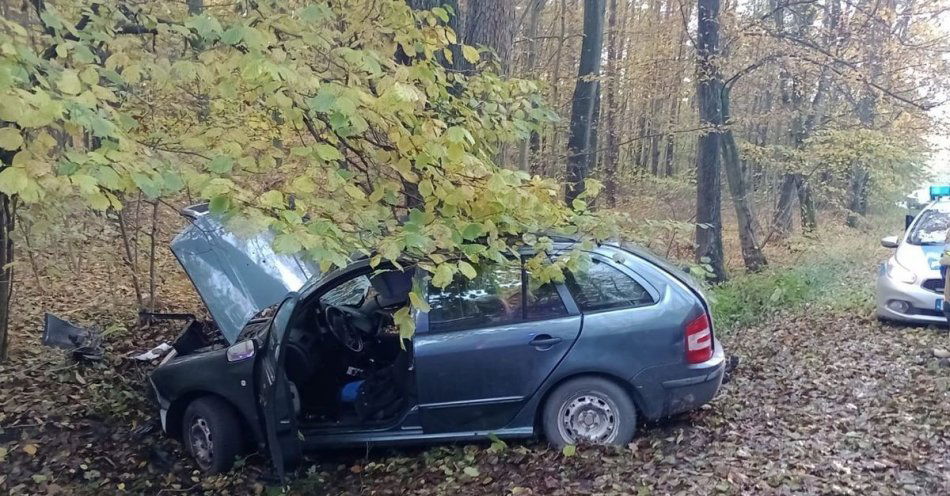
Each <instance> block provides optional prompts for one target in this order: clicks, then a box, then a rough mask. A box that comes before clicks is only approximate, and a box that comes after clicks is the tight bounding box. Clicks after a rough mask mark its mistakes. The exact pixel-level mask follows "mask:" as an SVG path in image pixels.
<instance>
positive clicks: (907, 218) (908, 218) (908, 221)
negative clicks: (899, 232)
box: [904, 214, 914, 229]
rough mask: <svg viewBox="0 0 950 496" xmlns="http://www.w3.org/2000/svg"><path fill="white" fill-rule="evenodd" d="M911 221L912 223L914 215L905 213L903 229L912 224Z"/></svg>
mask: <svg viewBox="0 0 950 496" xmlns="http://www.w3.org/2000/svg"><path fill="white" fill-rule="evenodd" d="M913 223H914V216H913V215H910V214H907V215H905V216H904V229H907V228H909V227H910V225H911V224H913Z"/></svg>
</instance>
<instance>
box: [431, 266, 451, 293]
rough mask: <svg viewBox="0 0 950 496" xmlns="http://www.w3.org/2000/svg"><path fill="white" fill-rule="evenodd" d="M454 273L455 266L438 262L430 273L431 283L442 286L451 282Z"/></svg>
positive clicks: (438, 286)
mask: <svg viewBox="0 0 950 496" xmlns="http://www.w3.org/2000/svg"><path fill="white" fill-rule="evenodd" d="M454 275H455V267H453V266H452V265H451V264H447V263H444V264H439V266H438V267H436V269H435V274H433V275H432V285H433V286H435V287H437V288H444V287H446V286H448V285H449V284H451V283H452V277H453V276H454Z"/></svg>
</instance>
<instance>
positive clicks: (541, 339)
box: [528, 334, 562, 348]
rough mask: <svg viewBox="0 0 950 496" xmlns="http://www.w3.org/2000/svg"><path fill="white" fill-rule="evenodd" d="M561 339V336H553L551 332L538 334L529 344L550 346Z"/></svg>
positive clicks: (537, 346) (541, 346)
mask: <svg viewBox="0 0 950 496" xmlns="http://www.w3.org/2000/svg"><path fill="white" fill-rule="evenodd" d="M561 341H562V339H561V338H558V337H554V336H551V335H550V334H538V335H537V336H535V337H534V339H532V340H531V342H529V343H528V344H530V345H531V346H534V347H536V348H550V347H552V346H554V345H556V344H558V343H560V342H561Z"/></svg>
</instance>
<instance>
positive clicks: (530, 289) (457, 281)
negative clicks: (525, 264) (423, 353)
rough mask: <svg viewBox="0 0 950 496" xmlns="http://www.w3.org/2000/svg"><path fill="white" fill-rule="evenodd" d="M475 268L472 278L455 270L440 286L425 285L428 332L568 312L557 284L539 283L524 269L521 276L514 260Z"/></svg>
mask: <svg viewBox="0 0 950 496" xmlns="http://www.w3.org/2000/svg"><path fill="white" fill-rule="evenodd" d="M476 271H477V273H478V275H477V276H476V277H475V278H474V279H469V278H467V277H465V276H464V275H462V274H456V275H455V278H453V280H452V283H451V284H449V285H448V286H446V287H444V288H437V287H435V286H433V285H431V284H430V285H429V296H428V301H429V307H430V310H429V330H430V331H431V332H448V331H459V330H465V329H476V328H483V327H496V326H504V325H508V324H515V323H518V322H524V321H529V320H546V319H554V318H558V317H563V316H566V315H568V312H567V308H566V307H565V306H564V302H563V301H562V300H561V297H560V295H559V294H558V292H557V287H556V286H555V285H554V284H553V283H545V284H541V283H540V282H539V281H537V280H535V279H534V278H532V277H531V275H530V274H528V273H527V272H525V273H524V276H522V272H523V271H522V268H521V266H520V264H518V263H517V262H514V261H513V262H511V263H510V264H504V265H498V264H484V265H481V266H479V267H477V268H476ZM525 282H527V285H526V286H525V284H524V283H525ZM525 302H526V304H525Z"/></svg>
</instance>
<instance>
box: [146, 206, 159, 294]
mask: <svg viewBox="0 0 950 496" xmlns="http://www.w3.org/2000/svg"><path fill="white" fill-rule="evenodd" d="M159 205H160V203H159V201H158V200H155V202H154V203H153V204H152V230H151V231H150V232H149V250H148V306H149V311H151V312H154V311H155V287H156V277H155V276H156V274H155V246H156V245H157V244H158V206H159Z"/></svg>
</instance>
